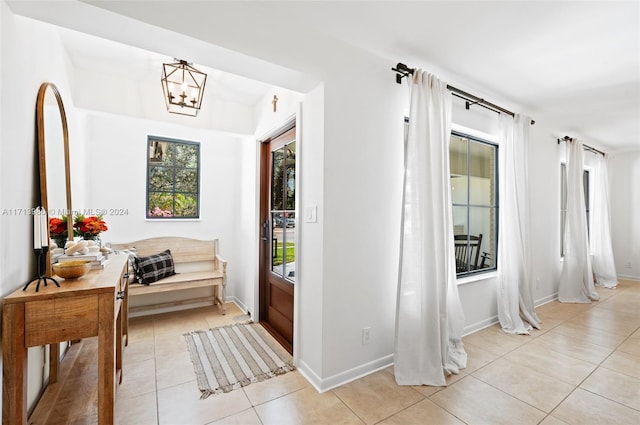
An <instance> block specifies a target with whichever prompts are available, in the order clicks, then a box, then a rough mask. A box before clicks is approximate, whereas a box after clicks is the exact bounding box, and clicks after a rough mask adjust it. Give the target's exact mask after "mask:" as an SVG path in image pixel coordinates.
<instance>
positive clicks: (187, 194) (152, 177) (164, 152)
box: [147, 136, 200, 218]
mask: <svg viewBox="0 0 640 425" xmlns="http://www.w3.org/2000/svg"><path fill="white" fill-rule="evenodd" d="M148 151H149V153H148V155H147V218H199V216H200V214H199V211H200V208H199V200H200V178H199V175H200V144H199V143H196V142H189V141H184V140H175V139H166V138H161V137H153V136H149V137H148Z"/></svg>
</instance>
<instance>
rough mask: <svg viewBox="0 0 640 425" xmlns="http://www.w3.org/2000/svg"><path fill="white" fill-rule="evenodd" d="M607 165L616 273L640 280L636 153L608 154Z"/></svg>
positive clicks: (639, 184) (638, 164)
mask: <svg viewBox="0 0 640 425" xmlns="http://www.w3.org/2000/svg"><path fill="white" fill-rule="evenodd" d="M608 166H609V187H610V192H609V196H610V203H611V239H612V244H613V255H614V257H615V262H616V270H617V272H618V276H620V277H623V278H630V279H637V280H640V151H636V152H627V153H624V154H616V155H612V156H611V158H610V160H609V164H608Z"/></svg>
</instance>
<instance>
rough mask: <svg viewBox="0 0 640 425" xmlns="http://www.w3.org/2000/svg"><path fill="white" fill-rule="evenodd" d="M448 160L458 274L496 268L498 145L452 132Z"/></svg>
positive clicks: (463, 274)
mask: <svg viewBox="0 0 640 425" xmlns="http://www.w3.org/2000/svg"><path fill="white" fill-rule="evenodd" d="M449 159H450V166H451V170H450V171H451V199H452V203H453V233H454V238H455V251H456V272H457V276H458V277H461V276H466V275H469V274H474V273H479V272H484V271H489V270H495V269H496V264H497V262H496V259H497V252H498V173H497V170H498V161H497V159H498V146H496V145H494V144H492V143H489V142H487V141H486V140H481V139H478V138H475V137H471V136H468V135H465V134H461V133H457V132H452V134H451V143H450V145H449Z"/></svg>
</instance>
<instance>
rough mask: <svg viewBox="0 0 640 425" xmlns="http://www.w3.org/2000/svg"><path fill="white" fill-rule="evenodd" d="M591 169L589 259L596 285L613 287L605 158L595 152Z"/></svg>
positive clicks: (615, 279)
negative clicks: (591, 209)
mask: <svg viewBox="0 0 640 425" xmlns="http://www.w3.org/2000/svg"><path fill="white" fill-rule="evenodd" d="M594 161H595V164H594V170H593V174H594V176H593V182H594V184H593V211H592V212H591V236H590V238H589V239H590V242H591V261H592V264H593V274H594V275H595V279H596V282H595V283H596V285H598V286H603V287H605V288H615V287H616V286H617V285H618V276H617V273H616V265H615V261H614V259H613V248H612V247H611V218H610V215H609V177H608V167H607V158H606V157H605V156H604V155H600V154H595V158H594Z"/></svg>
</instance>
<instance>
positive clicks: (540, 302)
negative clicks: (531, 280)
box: [533, 292, 558, 307]
mask: <svg viewBox="0 0 640 425" xmlns="http://www.w3.org/2000/svg"><path fill="white" fill-rule="evenodd" d="M557 299H558V293H557V292H555V293H553V294H551V295H547V296H546V297H542V298H539V299H537V300H535V301H534V303H533V305H535V306H536V307H540V306H541V305H544V304H548V303H550V302H551V301H555V300H557Z"/></svg>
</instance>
